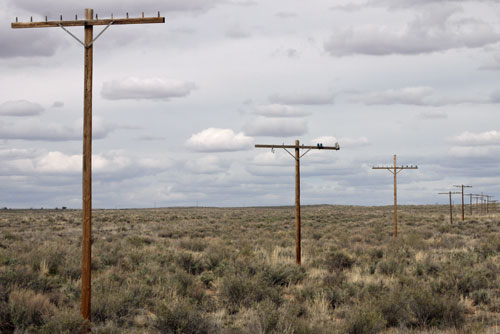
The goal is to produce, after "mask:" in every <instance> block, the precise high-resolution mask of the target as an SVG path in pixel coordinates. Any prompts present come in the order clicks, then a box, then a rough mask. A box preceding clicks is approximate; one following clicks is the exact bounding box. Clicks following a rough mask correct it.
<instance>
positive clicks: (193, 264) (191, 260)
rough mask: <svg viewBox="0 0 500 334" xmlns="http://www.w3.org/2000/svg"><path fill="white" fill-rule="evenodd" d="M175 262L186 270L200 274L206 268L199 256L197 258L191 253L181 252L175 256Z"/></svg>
mask: <svg viewBox="0 0 500 334" xmlns="http://www.w3.org/2000/svg"><path fill="white" fill-rule="evenodd" d="M175 263H176V264H177V265H178V266H180V267H181V268H182V269H184V270H185V271H186V272H188V273H190V274H193V275H198V274H200V273H201V272H203V271H204V270H205V267H204V265H203V263H202V261H200V259H199V258H196V257H194V256H193V254H191V253H187V252H179V253H177V254H176V256H175Z"/></svg>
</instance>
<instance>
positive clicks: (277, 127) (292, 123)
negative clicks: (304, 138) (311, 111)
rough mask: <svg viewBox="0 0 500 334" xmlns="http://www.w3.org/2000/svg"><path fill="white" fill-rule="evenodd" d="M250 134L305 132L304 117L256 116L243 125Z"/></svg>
mask: <svg viewBox="0 0 500 334" xmlns="http://www.w3.org/2000/svg"><path fill="white" fill-rule="evenodd" d="M244 129H245V132H246V133H247V134H248V135H250V136H269V137H291V136H300V135H303V134H305V133H307V131H308V130H307V122H306V121H305V120H304V119H283V118H267V117H259V118H256V119H254V120H252V121H250V122H248V123H247V124H245V126H244Z"/></svg>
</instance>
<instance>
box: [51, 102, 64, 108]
mask: <svg viewBox="0 0 500 334" xmlns="http://www.w3.org/2000/svg"><path fill="white" fill-rule="evenodd" d="M62 107H64V102H61V101H55V102H54V103H53V104H52V108H62Z"/></svg>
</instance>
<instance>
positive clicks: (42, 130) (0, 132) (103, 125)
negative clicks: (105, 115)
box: [0, 117, 132, 141]
mask: <svg viewBox="0 0 500 334" xmlns="http://www.w3.org/2000/svg"><path fill="white" fill-rule="evenodd" d="M82 128H83V126H82V120H79V121H78V122H75V124H74V125H63V124H61V123H53V122H45V121H42V120H40V119H31V120H27V121H21V122H15V123H13V122H3V121H0V139H7V140H27V141H72V140H82V133H83V130H82ZM130 128H132V127H129V126H123V125H118V124H114V123H107V122H104V121H103V120H102V119H101V118H99V117H94V118H93V129H92V130H93V131H92V138H93V139H102V138H105V137H107V136H108V135H109V134H110V133H111V132H113V131H115V130H117V129H130Z"/></svg>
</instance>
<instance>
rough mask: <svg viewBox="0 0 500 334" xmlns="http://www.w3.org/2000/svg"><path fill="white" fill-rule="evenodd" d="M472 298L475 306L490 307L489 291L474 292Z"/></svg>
mask: <svg viewBox="0 0 500 334" xmlns="http://www.w3.org/2000/svg"><path fill="white" fill-rule="evenodd" d="M470 297H471V299H472V302H473V303H474V305H479V304H484V305H488V304H489V303H490V302H491V298H490V295H489V293H488V290H485V289H481V290H477V291H474V292H472V293H471V295H470Z"/></svg>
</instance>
